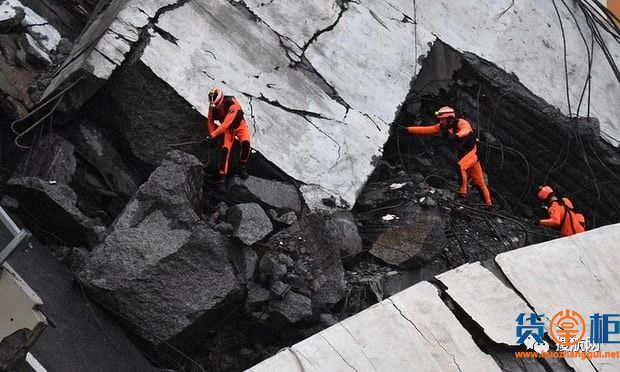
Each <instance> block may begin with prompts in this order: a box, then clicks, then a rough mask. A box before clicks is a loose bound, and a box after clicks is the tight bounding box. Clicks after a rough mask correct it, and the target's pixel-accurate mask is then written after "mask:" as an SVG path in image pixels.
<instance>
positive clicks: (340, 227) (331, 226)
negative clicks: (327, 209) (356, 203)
mask: <svg viewBox="0 0 620 372" xmlns="http://www.w3.org/2000/svg"><path fill="white" fill-rule="evenodd" d="M330 217H331V218H328V219H327V220H326V223H327V226H326V228H327V230H328V232H329V235H330V236H331V237H332V239H333V240H334V241H337V242H338V245H339V246H340V256H341V257H353V256H355V255H357V254H358V253H360V252H361V251H362V237H361V236H360V234H359V230H358V229H357V222H356V221H355V217H353V214H351V212H348V211H337V212H335V213H334V214H332V215H331V216H330Z"/></svg>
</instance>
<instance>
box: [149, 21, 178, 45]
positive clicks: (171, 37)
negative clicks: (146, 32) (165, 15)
mask: <svg viewBox="0 0 620 372" xmlns="http://www.w3.org/2000/svg"><path fill="white" fill-rule="evenodd" d="M153 31H155V32H157V33H158V34H159V35H160V36H161V37H162V38H163V39H164V40H166V41H168V42H170V43H172V44H174V45H176V46H179V44H178V43H177V42H178V41H179V39H178V38H177V37H175V36H174V35H172V34H171V33H170V32H168V31H166V30H164V29H163V28H161V27H158V26H157V25H156V24H154V25H153Z"/></svg>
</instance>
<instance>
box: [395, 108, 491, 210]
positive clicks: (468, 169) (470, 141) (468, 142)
mask: <svg viewBox="0 0 620 372" xmlns="http://www.w3.org/2000/svg"><path fill="white" fill-rule="evenodd" d="M435 114H436V115H437V119H438V120H439V123H437V124H435V125H431V126H415V127H407V131H408V132H409V133H411V134H414V135H421V136H432V135H438V134H442V135H443V136H444V137H445V138H447V139H448V140H449V141H450V142H452V143H454V147H455V150H456V156H457V157H458V159H459V160H458V166H459V184H460V185H459V190H458V192H459V194H460V196H461V197H466V196H467V176H468V175H469V176H470V177H471V179H472V181H474V184H475V185H476V186H477V187H478V189H479V190H480V194H481V196H482V199H483V200H484V202H485V204H486V205H492V203H491V193H490V192H489V188H488V187H487V185H486V183H485V182H484V174H483V172H482V166H481V165H480V161H478V146H477V145H476V143H477V140H476V136H475V134H474V130H473V129H472V126H471V124H469V122H468V121H467V120H465V119H457V118H456V115H455V113H454V109H453V108H451V107H448V106H445V107H442V108H440V109H439V111H437V112H436V113H435Z"/></svg>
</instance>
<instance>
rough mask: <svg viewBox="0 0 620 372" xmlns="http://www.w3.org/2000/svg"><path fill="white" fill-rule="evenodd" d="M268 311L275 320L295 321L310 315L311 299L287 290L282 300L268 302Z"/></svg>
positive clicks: (289, 322) (288, 322)
mask: <svg viewBox="0 0 620 372" xmlns="http://www.w3.org/2000/svg"><path fill="white" fill-rule="evenodd" d="M269 312H270V315H271V317H272V318H274V319H276V321H280V322H282V323H284V324H292V323H297V322H299V321H302V320H304V319H307V318H310V317H311V316H312V301H310V299H309V298H308V297H306V296H303V295H300V294H298V293H295V292H293V291H288V292H287V293H286V296H285V297H284V298H283V299H282V300H276V301H271V302H270V303H269Z"/></svg>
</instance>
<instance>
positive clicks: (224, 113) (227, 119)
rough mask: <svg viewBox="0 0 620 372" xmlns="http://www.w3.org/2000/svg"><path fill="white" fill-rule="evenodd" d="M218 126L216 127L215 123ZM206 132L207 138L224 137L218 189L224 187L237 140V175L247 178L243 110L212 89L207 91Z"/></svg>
mask: <svg viewBox="0 0 620 372" xmlns="http://www.w3.org/2000/svg"><path fill="white" fill-rule="evenodd" d="M216 120H217V121H219V122H220V125H219V126H218V125H216V124H215V121H216ZM207 130H208V131H209V136H210V137H208V139H209V138H217V137H219V136H222V135H223V136H224V143H223V145H222V158H221V160H220V170H219V173H220V180H219V187H220V189H223V188H225V186H226V175H227V174H228V166H229V164H228V163H229V160H230V152H231V150H232V147H233V143H234V142H235V138H237V139H238V140H239V142H240V144H241V156H240V158H239V163H240V164H239V165H240V170H239V175H240V176H241V178H243V179H246V178H248V172H247V169H246V164H247V162H248V159H249V158H250V129H249V128H248V124H247V123H246V121H245V119H244V117H243V110H242V109H241V105H240V104H239V101H238V100H237V99H236V98H235V97H233V96H225V95H224V93H223V92H222V90H221V89H219V88H213V89H211V90H210V91H209V114H208V115H207Z"/></svg>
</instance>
